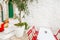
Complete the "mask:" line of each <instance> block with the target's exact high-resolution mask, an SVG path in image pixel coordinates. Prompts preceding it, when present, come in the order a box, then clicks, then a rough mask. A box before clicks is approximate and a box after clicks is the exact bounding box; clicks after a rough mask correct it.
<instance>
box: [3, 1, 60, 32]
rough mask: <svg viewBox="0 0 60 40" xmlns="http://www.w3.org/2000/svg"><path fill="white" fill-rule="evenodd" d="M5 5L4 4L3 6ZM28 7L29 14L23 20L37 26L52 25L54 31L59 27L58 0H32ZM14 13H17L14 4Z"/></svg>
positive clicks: (59, 12) (59, 7)
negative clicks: (36, 0)
mask: <svg viewBox="0 0 60 40" xmlns="http://www.w3.org/2000/svg"><path fill="white" fill-rule="evenodd" d="M6 5H7V4H6ZM6 7H7V6H4V8H6ZM28 7H29V11H30V15H29V16H27V17H26V18H25V19H23V20H24V21H27V22H28V23H29V24H30V25H35V26H36V27H38V28H39V27H41V26H44V27H50V28H51V27H52V29H53V30H54V31H55V30H57V29H59V28H60V0H38V3H36V2H35V1H34V2H33V3H32V4H29V5H28ZM5 13H6V11H5ZM5 13H4V14H5ZM14 13H16V14H17V15H18V13H19V12H18V10H17V8H16V6H15V8H14Z"/></svg>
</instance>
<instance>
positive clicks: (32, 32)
mask: <svg viewBox="0 0 60 40" xmlns="http://www.w3.org/2000/svg"><path fill="white" fill-rule="evenodd" d="M26 33H27V34H28V39H29V40H37V35H38V31H37V30H36V28H35V26H32V27H31V28H29V29H28V31H27V32H26Z"/></svg>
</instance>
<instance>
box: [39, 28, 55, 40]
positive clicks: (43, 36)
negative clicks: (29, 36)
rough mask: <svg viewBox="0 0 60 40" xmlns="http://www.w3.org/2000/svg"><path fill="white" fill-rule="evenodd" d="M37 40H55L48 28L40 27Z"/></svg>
mask: <svg viewBox="0 0 60 40" xmlns="http://www.w3.org/2000/svg"><path fill="white" fill-rule="evenodd" d="M38 40H56V39H55V38H54V36H53V34H52V32H51V30H50V29H49V28H45V27H40V30H39V34H38Z"/></svg>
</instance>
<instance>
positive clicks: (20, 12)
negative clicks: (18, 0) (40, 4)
mask: <svg viewBox="0 0 60 40" xmlns="http://www.w3.org/2000/svg"><path fill="white" fill-rule="evenodd" d="M19 22H20V23H21V10H20V13H19Z"/></svg>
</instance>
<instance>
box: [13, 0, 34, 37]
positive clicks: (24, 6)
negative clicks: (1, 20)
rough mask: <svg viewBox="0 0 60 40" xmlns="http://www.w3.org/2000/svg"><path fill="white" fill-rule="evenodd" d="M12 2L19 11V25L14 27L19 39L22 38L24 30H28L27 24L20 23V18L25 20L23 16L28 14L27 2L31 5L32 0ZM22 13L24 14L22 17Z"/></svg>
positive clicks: (15, 0) (14, 0)
mask: <svg viewBox="0 0 60 40" xmlns="http://www.w3.org/2000/svg"><path fill="white" fill-rule="evenodd" d="M12 2H13V3H14V4H16V6H17V8H18V11H19V17H18V20H19V23H17V24H14V25H15V26H17V29H16V34H17V35H18V37H20V35H21V36H22V34H23V33H24V29H28V23H27V22H22V18H25V16H26V15H28V14H29V10H28V2H30V3H31V2H33V0H12ZM22 12H24V14H23V16H22ZM21 28H22V29H21ZM21 32H22V33H21Z"/></svg>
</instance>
